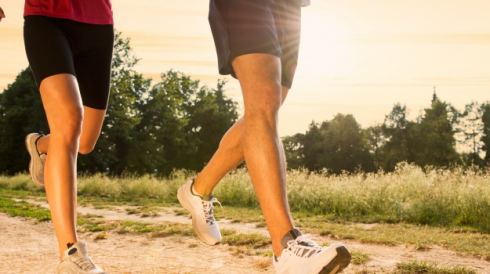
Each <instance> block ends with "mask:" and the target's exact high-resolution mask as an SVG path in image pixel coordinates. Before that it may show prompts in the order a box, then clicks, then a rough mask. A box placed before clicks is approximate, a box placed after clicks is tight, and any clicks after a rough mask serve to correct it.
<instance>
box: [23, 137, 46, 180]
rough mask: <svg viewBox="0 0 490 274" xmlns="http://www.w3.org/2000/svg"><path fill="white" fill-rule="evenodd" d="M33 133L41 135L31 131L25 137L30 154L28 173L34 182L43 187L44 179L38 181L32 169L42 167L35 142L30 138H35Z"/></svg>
mask: <svg viewBox="0 0 490 274" xmlns="http://www.w3.org/2000/svg"><path fill="white" fill-rule="evenodd" d="M34 135H37V136H39V137H41V135H39V134H37V133H31V134H29V135H27V136H26V138H25V144H26V148H27V151H28V152H29V155H30V156H31V160H30V162H29V174H30V175H31V179H32V181H33V182H34V184H36V185H37V186H38V187H40V188H44V181H43V182H41V181H39V180H38V178H37V177H36V176H35V175H34V171H36V170H39V169H41V168H44V165H43V163H42V161H41V158H40V156H39V153H38V152H37V148H36V142H35V141H32V140H31V139H32V138H35V137H34ZM36 140H37V139H36Z"/></svg>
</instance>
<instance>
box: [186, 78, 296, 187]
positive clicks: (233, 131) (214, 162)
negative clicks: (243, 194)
mask: <svg viewBox="0 0 490 274" xmlns="http://www.w3.org/2000/svg"><path fill="white" fill-rule="evenodd" d="M288 92H289V88H287V87H282V93H281V101H282V103H284V100H285V99H286V96H287V94H288ZM282 153H284V151H283V152H282ZM244 159H245V158H244V156H243V117H241V118H240V119H239V120H238V121H236V123H235V124H234V125H233V126H232V127H231V128H230V129H229V130H228V131H227V132H226V134H225V135H224V136H223V138H222V139H221V142H220V145H219V147H218V150H217V151H216V152H215V153H214V155H213V157H212V158H211V160H210V161H209V163H208V164H207V165H206V166H205V167H204V169H203V170H202V171H201V172H200V173H199V175H197V177H196V179H195V180H194V188H195V190H196V191H197V192H198V193H199V194H204V195H209V194H211V193H212V192H213V189H214V188H215V187H216V185H217V184H218V183H219V182H220V181H221V179H222V178H223V177H224V176H225V175H226V174H228V172H230V171H231V170H233V169H234V168H235V167H236V166H238V165H239V164H240V163H241V162H243V160H244Z"/></svg>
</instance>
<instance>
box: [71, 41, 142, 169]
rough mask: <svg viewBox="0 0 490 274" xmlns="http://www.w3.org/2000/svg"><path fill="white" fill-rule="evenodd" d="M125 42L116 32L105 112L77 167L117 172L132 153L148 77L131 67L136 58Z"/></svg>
mask: <svg viewBox="0 0 490 274" xmlns="http://www.w3.org/2000/svg"><path fill="white" fill-rule="evenodd" d="M129 43H130V39H129V38H121V33H116V36H115V43H114V53H113V58H112V77H111V90H110V97H109V105H108V109H107V114H106V117H105V121H104V125H103V126H102V132H101V135H100V137H99V140H98V141H97V144H96V146H95V148H94V151H93V152H92V153H90V154H88V155H80V157H79V161H78V167H79V170H80V171H83V172H89V173H93V172H109V173H110V174H114V175H120V174H122V173H123V172H124V171H125V170H126V166H127V164H128V161H129V159H130V158H131V156H132V155H131V154H130V146H131V144H132V143H133V141H134V140H133V139H134V136H135V135H136V132H135V129H136V126H137V125H138V124H139V122H140V120H141V113H140V112H139V110H138V104H139V103H141V101H142V100H143V97H144V95H146V94H147V93H148V89H149V87H150V80H149V79H145V78H144V77H143V76H142V75H141V74H140V73H137V72H136V71H135V70H134V67H135V65H136V64H137V63H138V61H139V59H137V58H136V57H135V56H134V53H133V51H132V48H131V46H130V44H129Z"/></svg>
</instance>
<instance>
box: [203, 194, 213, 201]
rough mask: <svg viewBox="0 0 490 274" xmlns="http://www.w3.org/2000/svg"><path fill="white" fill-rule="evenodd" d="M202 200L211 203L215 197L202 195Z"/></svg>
mask: <svg viewBox="0 0 490 274" xmlns="http://www.w3.org/2000/svg"><path fill="white" fill-rule="evenodd" d="M201 198H202V199H203V200H204V201H206V202H209V201H211V200H212V199H213V198H214V196H213V194H209V195H202V196H201Z"/></svg>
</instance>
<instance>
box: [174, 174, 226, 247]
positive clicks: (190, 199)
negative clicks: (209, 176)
mask: <svg viewBox="0 0 490 274" xmlns="http://www.w3.org/2000/svg"><path fill="white" fill-rule="evenodd" d="M193 185H194V179H191V180H189V181H187V183H185V184H184V185H183V186H181V187H180V188H179V191H178V192H177V198H178V199H179V202H180V204H181V205H182V206H183V207H184V208H185V209H186V210H188V211H189V212H190V213H191V215H192V226H193V227H194V232H196V234H197V237H199V239H200V240H201V241H203V242H204V243H205V244H208V245H216V244H218V243H220V242H221V233H220V232H219V228H218V224H217V223H216V220H215V219H214V215H213V209H214V206H213V203H218V204H219V205H220V206H221V204H220V202H218V200H217V199H216V198H214V197H213V194H211V195H202V196H201V195H198V194H195V193H194V191H193Z"/></svg>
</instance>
